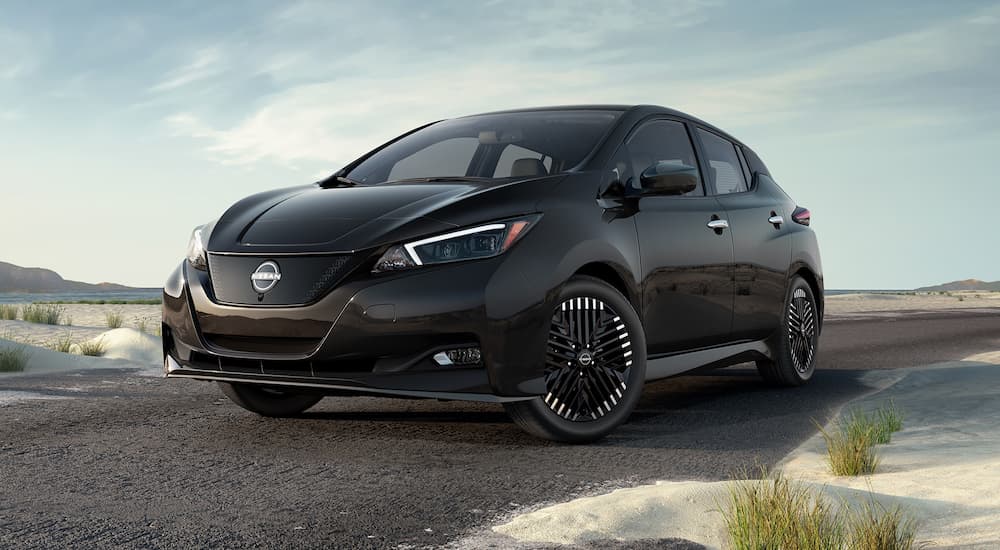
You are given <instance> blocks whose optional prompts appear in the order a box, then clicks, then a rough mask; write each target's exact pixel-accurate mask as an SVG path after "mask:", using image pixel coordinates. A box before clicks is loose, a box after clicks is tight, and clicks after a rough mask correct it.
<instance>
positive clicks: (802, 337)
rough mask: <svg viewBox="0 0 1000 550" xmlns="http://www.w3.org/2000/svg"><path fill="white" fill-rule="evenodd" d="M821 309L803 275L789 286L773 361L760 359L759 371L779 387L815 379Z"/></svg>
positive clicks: (800, 383) (795, 278)
mask: <svg viewBox="0 0 1000 550" xmlns="http://www.w3.org/2000/svg"><path fill="white" fill-rule="evenodd" d="M819 323H820V319H819V308H818V307H817V306H816V297H815V296H814V295H813V291H812V288H811V287H810V286H809V284H808V283H807V282H806V281H805V280H804V279H803V278H801V277H794V278H793V279H792V280H791V283H790V284H789V285H788V296H787V297H786V299H785V313H784V315H783V316H782V322H781V327H780V330H779V334H778V338H777V340H778V342H777V345H776V346H775V347H774V350H773V353H774V355H775V356H774V358H773V359H772V360H762V361H757V370H758V372H760V375H761V376H762V377H763V378H764V380H766V381H767V382H768V383H771V384H773V385H776V386H801V385H803V384H805V383H806V382H808V381H809V379H810V378H812V375H813V371H814V370H815V368H816V350H817V348H818V346H819Z"/></svg>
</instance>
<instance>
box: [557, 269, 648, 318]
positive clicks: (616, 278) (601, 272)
mask: <svg viewBox="0 0 1000 550" xmlns="http://www.w3.org/2000/svg"><path fill="white" fill-rule="evenodd" d="M576 275H586V276H588V277H593V278H595V279H600V280H602V281H604V282H605V283H608V284H609V285H611V286H613V287H614V288H615V290H617V291H618V292H621V294H622V296H624V297H625V299H626V300H628V302H629V303H630V304H632V308H633V309H635V311H636V313H637V314H639V316H640V319H641V318H642V314H641V311H642V310H641V309H640V308H639V303H638V301H637V300H638V293H637V292H636V291H635V289H634V288H633V287H634V285H631V286H630V285H629V284H627V283H626V282H625V276H624V275H623V274H622V273H621V271H620V270H619V269H618V268H616V267H614V266H613V265H611V264H609V263H605V262H590V263H587V264H584V265H583V266H581V267H580V268H579V269H577V270H576V271H575V272H573V276H576Z"/></svg>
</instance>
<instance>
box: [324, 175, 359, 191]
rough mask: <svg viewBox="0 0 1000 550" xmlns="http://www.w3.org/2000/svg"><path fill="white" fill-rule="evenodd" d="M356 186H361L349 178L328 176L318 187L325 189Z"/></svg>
mask: <svg viewBox="0 0 1000 550" xmlns="http://www.w3.org/2000/svg"><path fill="white" fill-rule="evenodd" d="M356 185H361V182H360V181H354V180H352V179H351V178H348V177H344V176H330V177H328V178H326V179H325V180H323V181H321V182H319V186H320V187H323V188H327V187H354V186H356Z"/></svg>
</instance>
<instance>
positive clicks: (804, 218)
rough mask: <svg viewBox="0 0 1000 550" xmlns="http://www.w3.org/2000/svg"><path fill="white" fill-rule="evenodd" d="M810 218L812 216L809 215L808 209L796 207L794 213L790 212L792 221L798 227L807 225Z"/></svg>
mask: <svg viewBox="0 0 1000 550" xmlns="http://www.w3.org/2000/svg"><path fill="white" fill-rule="evenodd" d="M810 218H812V214H810V213H809V209H808V208H802V207H801V206H796V207H795V211H794V212H792V219H793V220H795V223H797V224H799V225H809V220H810Z"/></svg>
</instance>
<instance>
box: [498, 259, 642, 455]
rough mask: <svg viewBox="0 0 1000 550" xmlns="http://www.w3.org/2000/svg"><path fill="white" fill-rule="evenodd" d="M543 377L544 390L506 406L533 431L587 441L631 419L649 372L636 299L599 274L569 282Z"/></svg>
mask: <svg viewBox="0 0 1000 550" xmlns="http://www.w3.org/2000/svg"><path fill="white" fill-rule="evenodd" d="M544 375H545V388H546V393H545V395H543V396H541V397H540V398H538V399H533V400H529V401H519V402H514V403H507V404H505V405H504V406H505V408H506V409H507V412H508V413H509V414H510V416H511V418H513V419H514V421H515V422H516V423H517V424H518V425H520V426H521V427H522V428H524V429H525V430H527V431H528V432H529V433H532V434H535V435H538V436H540V437H544V438H547V439H554V440H557V441H565V442H573V443H582V442H589V441H595V440H597V439H600V438H602V437H604V436H605V435H607V434H608V433H609V432H610V431H612V430H613V429H614V428H615V427H617V426H618V425H620V424H621V423H623V422H625V420H627V419H628V416H629V415H630V414H631V413H632V410H633V409H634V408H635V406H636V404H637V403H638V401H639V396H640V394H641V393H642V387H643V383H644V382H645V376H646V341H645V336H644V332H643V328H642V324H641V323H640V321H639V317H638V315H637V314H636V313H635V310H634V309H633V308H632V305H631V304H630V303H629V301H628V300H626V299H625V297H624V296H622V295H621V293H619V292H618V290H616V289H615V288H614V287H612V286H611V285H609V284H607V283H605V282H604V281H601V280H599V279H595V278H593V277H585V276H576V277H574V278H572V279H570V281H569V282H568V283H567V284H566V285H565V287H564V288H563V291H562V293H561V294H560V297H559V301H558V305H557V306H556V307H555V310H554V311H553V313H552V317H551V321H550V326H549V333H548V341H547V344H546V349H545V370H544Z"/></svg>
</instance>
